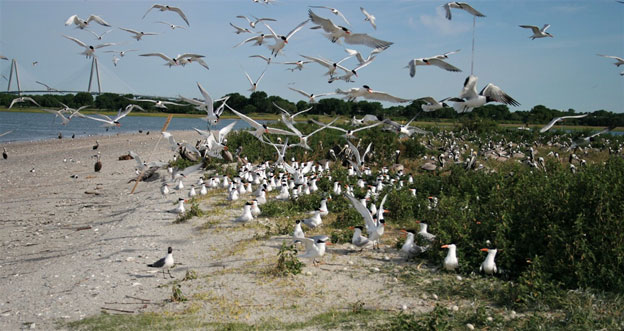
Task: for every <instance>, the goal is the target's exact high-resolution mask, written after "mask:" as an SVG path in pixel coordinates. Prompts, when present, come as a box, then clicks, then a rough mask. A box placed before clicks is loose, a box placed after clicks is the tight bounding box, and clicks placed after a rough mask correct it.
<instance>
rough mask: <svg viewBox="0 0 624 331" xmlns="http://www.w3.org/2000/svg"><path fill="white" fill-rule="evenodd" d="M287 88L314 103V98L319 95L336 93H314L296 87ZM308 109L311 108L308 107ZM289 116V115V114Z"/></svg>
mask: <svg viewBox="0 0 624 331" xmlns="http://www.w3.org/2000/svg"><path fill="white" fill-rule="evenodd" d="M289 89H291V90H293V91H295V92H297V93H299V94H301V95H303V96H304V97H306V98H308V103H316V102H317V101H316V98H320V97H324V96H328V95H334V94H336V93H334V92H329V93H319V94H314V93H307V92H305V91H302V90H299V89H296V88H292V87H289ZM310 109H312V108H310ZM300 113H301V112H299V113H297V114H300ZM297 114H296V115H297ZM296 115H293V116H292V117H295V116H296ZM289 117H290V115H289Z"/></svg>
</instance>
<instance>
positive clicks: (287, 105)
mask: <svg viewBox="0 0 624 331" xmlns="http://www.w3.org/2000/svg"><path fill="white" fill-rule="evenodd" d="M228 96H229V97H230V98H229V100H228V102H227V103H228V105H229V106H230V107H232V108H234V109H236V110H238V111H240V112H241V113H244V114H249V113H273V114H278V113H280V110H279V109H277V108H276V107H275V106H273V103H275V104H277V105H279V106H280V107H282V108H284V109H286V110H288V111H289V112H296V111H302V110H304V109H307V108H309V107H313V108H312V110H310V112H309V113H308V114H310V115H315V114H316V115H323V114H325V115H330V116H338V115H340V116H348V117H352V116H356V117H361V116H363V115H365V114H374V115H377V116H378V117H380V118H381V119H383V118H385V117H392V118H396V117H403V118H406V119H409V118H412V117H414V116H417V120H420V121H442V120H455V119H458V118H469V119H476V118H487V119H490V120H494V121H497V122H499V123H505V122H508V123H526V124H543V123H547V122H549V121H550V120H551V119H553V118H555V117H559V116H566V115H578V114H581V113H577V112H576V111H575V110H574V109H568V110H567V111H563V110H558V109H551V108H548V107H546V106H543V105H537V106H534V107H533V108H531V109H530V110H525V111H514V112H512V111H510V110H509V107H507V106H506V105H485V106H483V107H479V108H476V109H475V110H474V111H473V112H471V113H467V114H458V113H456V112H455V110H453V108H444V109H440V110H437V111H433V112H428V113H425V112H423V111H422V108H421V105H422V104H423V103H422V102H421V101H414V102H412V103H410V104H408V105H405V106H403V105H400V106H391V107H387V108H385V107H383V106H382V104H381V103H379V102H368V101H357V102H352V101H345V100H343V99H336V98H326V99H321V100H319V102H318V103H316V104H309V103H307V102H305V101H299V102H297V103H293V102H291V101H288V100H286V99H283V98H281V97H279V96H274V95H272V96H268V95H267V94H266V93H265V92H262V91H257V92H254V93H252V94H251V95H250V96H249V97H245V96H244V95H241V94H239V93H230V94H228ZM15 97H16V95H14V94H8V93H0V105H2V106H5V107H8V106H9V105H10V104H11V100H13V99H14V98H15ZM31 97H32V98H33V99H35V101H37V102H38V103H39V104H40V105H41V106H43V107H46V108H52V109H54V108H56V107H60V106H61V104H60V103H61V102H62V103H63V104H66V105H68V106H69V107H72V108H78V107H80V106H84V105H91V106H92V107H93V108H97V109H104V110H112V111H116V110H118V109H120V108H123V107H125V106H126V105H128V104H130V103H138V104H140V105H141V107H143V108H144V109H145V110H146V111H147V112H162V110H161V109H158V108H156V107H154V104H152V103H148V102H136V101H133V100H131V99H134V98H135V96H134V95H132V94H125V95H121V94H115V93H102V94H101V95H98V96H96V97H95V98H94V97H93V96H92V95H91V94H90V93H86V92H81V93H77V94H65V95H53V94H47V95H31ZM219 104H220V102H218V103H216V104H215V106H217V107H218V105H219ZM20 106H23V107H30V106H31V105H28V104H22V105H20ZM167 108H168V109H167V110H166V112H168V113H178V114H181V113H184V114H202V113H204V112H203V111H200V110H197V109H195V108H194V107H193V106H191V105H186V106H172V105H170V106H168V107H167ZM566 124H577V125H594V126H609V125H616V126H624V113H614V112H610V111H606V110H596V111H593V112H591V115H590V116H587V117H585V118H581V119H576V120H568V121H566Z"/></svg>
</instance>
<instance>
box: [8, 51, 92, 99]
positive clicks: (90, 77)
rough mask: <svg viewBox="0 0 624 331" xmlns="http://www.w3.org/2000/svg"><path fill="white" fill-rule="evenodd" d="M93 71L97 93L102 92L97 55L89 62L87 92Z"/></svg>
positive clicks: (89, 88)
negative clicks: (89, 70)
mask: <svg viewBox="0 0 624 331" xmlns="http://www.w3.org/2000/svg"><path fill="white" fill-rule="evenodd" d="M94 71H95V77H96V79H97V87H98V93H99V94H102V83H101V82H100V69H99V67H98V60H97V57H95V56H93V61H92V62H91V74H90V75H89V87H88V88H87V92H91V83H92V82H93V72H94ZM18 84H19V83H18Z"/></svg>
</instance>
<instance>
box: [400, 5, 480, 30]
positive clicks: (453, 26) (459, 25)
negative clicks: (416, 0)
mask: <svg viewBox="0 0 624 331" xmlns="http://www.w3.org/2000/svg"><path fill="white" fill-rule="evenodd" d="M410 23H411V22H410ZM420 23H421V24H422V25H424V26H425V27H427V28H429V29H431V30H434V31H436V32H437V33H439V34H442V35H457V34H462V33H464V32H466V31H470V28H471V26H470V25H469V24H466V23H464V22H457V21H449V20H447V19H446V17H444V10H443V9H442V7H436V15H435V16H432V15H420Z"/></svg>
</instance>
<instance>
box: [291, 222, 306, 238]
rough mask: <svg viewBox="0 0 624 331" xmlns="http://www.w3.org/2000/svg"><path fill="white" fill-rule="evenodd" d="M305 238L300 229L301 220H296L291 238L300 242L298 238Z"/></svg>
mask: <svg viewBox="0 0 624 331" xmlns="http://www.w3.org/2000/svg"><path fill="white" fill-rule="evenodd" d="M304 238H305V233H304V232H303V229H301V220H296V221H295V230H294V231H293V240H294V241H295V242H300V241H301V240H300V239H304Z"/></svg>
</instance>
